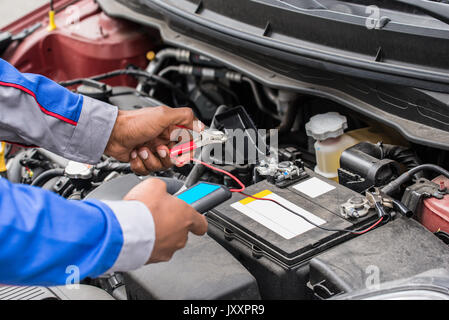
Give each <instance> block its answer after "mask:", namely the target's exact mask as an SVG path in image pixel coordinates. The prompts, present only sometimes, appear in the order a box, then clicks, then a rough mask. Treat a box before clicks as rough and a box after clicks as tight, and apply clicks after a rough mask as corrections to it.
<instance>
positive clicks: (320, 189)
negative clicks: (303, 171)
mask: <svg viewBox="0 0 449 320" xmlns="http://www.w3.org/2000/svg"><path fill="white" fill-rule="evenodd" d="M293 188H294V189H296V190H298V191H299V192H302V193H304V194H305V195H308V196H309V197H311V198H316V197H318V196H321V195H323V194H325V193H326V192H329V191H331V190H334V189H335V187H334V186H333V185H331V184H329V183H327V182H324V181H323V180H321V179H318V178H316V177H313V178H311V179H309V180H306V181H304V182H301V183H298V184H296V185H294V186H293Z"/></svg>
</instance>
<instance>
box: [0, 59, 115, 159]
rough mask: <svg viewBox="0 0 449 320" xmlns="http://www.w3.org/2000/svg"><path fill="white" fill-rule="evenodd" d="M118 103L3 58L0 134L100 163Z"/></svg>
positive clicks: (20, 141) (75, 157)
mask: <svg viewBox="0 0 449 320" xmlns="http://www.w3.org/2000/svg"><path fill="white" fill-rule="evenodd" d="M117 113H118V110H117V108H116V107H114V106H112V105H110V104H107V103H104V102H102V101H98V100H95V99H92V98H89V97H86V96H83V95H79V94H76V93H73V92H71V91H69V90H67V89H66V88H63V87H61V86H60V85H58V84H57V83H55V82H53V81H51V80H50V79H47V78H46V77H43V76H41V75H36V74H24V73H20V72H19V71H18V70H17V69H15V68H14V67H13V66H12V65H10V64H9V63H8V62H6V61H4V60H2V59H0V140H4V141H8V142H13V143H19V144H24V145H33V146H39V147H42V148H44V149H47V150H49V151H52V152H54V153H57V154H59V155H61V156H63V157H65V158H67V159H70V160H74V161H78V162H84V163H97V162H98V161H99V159H100V157H101V155H102V154H103V152H104V150H105V148H106V145H107V142H108V140H109V136H110V134H111V132H112V129H113V127H114V124H115V120H116V118H117Z"/></svg>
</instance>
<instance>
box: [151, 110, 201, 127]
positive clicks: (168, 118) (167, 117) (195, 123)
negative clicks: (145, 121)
mask: <svg viewBox="0 0 449 320" xmlns="http://www.w3.org/2000/svg"><path fill="white" fill-rule="evenodd" d="M158 112H159V113H161V117H160V119H161V123H162V124H163V125H164V127H169V126H171V125H175V126H181V127H184V128H187V129H190V130H193V131H197V132H200V131H202V130H204V124H203V123H202V122H201V121H199V120H198V119H197V118H196V117H195V115H194V113H193V111H192V109H190V108H176V109H175V108H169V107H165V106H162V107H158Z"/></svg>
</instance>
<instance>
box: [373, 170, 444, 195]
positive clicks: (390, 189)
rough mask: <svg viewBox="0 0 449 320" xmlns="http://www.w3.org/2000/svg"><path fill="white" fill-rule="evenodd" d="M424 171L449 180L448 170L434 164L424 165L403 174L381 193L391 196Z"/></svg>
mask: <svg viewBox="0 0 449 320" xmlns="http://www.w3.org/2000/svg"><path fill="white" fill-rule="evenodd" d="M424 170H430V171H434V172H437V173H439V174H442V175H444V176H445V177H446V178H449V171H447V170H446V169H443V168H441V167H440V166H437V165H434V164H422V165H419V166H417V167H414V168H413V169H410V170H409V171H407V172H405V173H403V174H401V175H400V176H399V177H398V178H396V179H395V180H393V181H391V182H390V183H389V184H387V185H386V186H385V187H383V188H382V190H381V191H382V192H384V193H385V194H387V195H391V194H393V193H394V192H395V191H396V190H398V189H399V188H400V187H401V185H402V184H403V183H405V182H407V181H409V180H411V179H412V178H413V176H414V175H415V174H416V173H418V172H422V171H424Z"/></svg>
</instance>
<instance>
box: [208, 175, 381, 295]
mask: <svg viewBox="0 0 449 320" xmlns="http://www.w3.org/2000/svg"><path fill="white" fill-rule="evenodd" d="M305 170H306V173H307V175H306V176H307V177H306V178H304V179H302V180H300V181H298V182H297V183H295V184H292V185H290V186H289V187H287V188H278V187H276V186H275V185H273V184H270V183H269V182H268V181H267V180H263V181H261V182H258V183H256V184H254V185H252V186H250V187H248V188H247V189H246V191H245V193H246V194H249V195H253V196H256V197H263V198H270V199H274V200H276V201H278V202H280V203H282V204H283V205H284V206H286V207H288V208H289V209H291V210H293V211H295V212H296V213H297V214H300V215H302V216H305V217H306V218H307V219H309V221H311V222H313V223H314V224H317V225H319V226H320V227H324V228H328V229H329V228H330V229H339V230H341V229H350V230H355V229H363V228H365V227H368V226H369V225H371V224H372V223H373V222H374V221H375V220H377V214H376V213H375V211H374V210H373V209H370V208H369V207H368V208H367V211H366V212H365V214H364V215H363V216H361V217H359V218H347V217H345V215H344V214H342V212H341V204H344V203H346V202H347V201H348V199H351V198H354V197H359V198H360V194H358V193H356V192H354V191H352V190H350V189H348V188H346V187H343V186H341V185H339V184H338V183H336V182H334V181H331V180H328V179H326V178H324V177H322V176H319V175H317V174H315V173H314V172H313V171H311V170H309V169H307V168H306V169H305ZM207 217H208V220H209V231H208V232H209V235H210V236H211V237H212V238H214V239H215V240H216V241H218V242H219V243H220V244H221V245H222V246H224V247H225V248H226V249H227V250H228V251H229V252H231V253H232V254H233V255H234V256H235V257H236V258H237V259H239V261H240V262H241V263H242V264H243V265H244V266H245V267H246V268H247V269H248V270H249V271H250V272H251V273H252V274H253V276H254V277H255V278H256V280H257V282H258V285H259V289H260V294H261V296H262V298H264V299H303V298H306V297H307V295H308V294H310V292H308V291H307V281H308V268H309V266H308V262H309V261H310V259H311V258H313V257H314V256H316V255H317V254H319V253H321V252H323V251H325V250H327V249H329V248H331V247H334V246H336V245H337V244H339V243H341V242H343V241H345V240H347V239H349V238H351V237H354V236H355V235H354V234H352V233H350V232H345V231H327V230H323V229H320V228H318V227H316V226H314V225H312V224H310V223H308V222H306V221H305V220H304V219H303V218H301V217H299V216H298V215H295V214H294V213H292V212H290V211H288V210H286V209H284V208H282V207H281V206H279V205H278V204H276V203H274V202H271V201H264V200H255V199H253V198H250V197H246V196H244V195H242V194H240V193H235V194H234V195H233V197H232V198H231V199H230V200H228V201H227V202H225V203H223V204H221V205H219V206H218V207H216V208H214V209H213V210H211V211H209V212H208V214H207Z"/></svg>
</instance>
